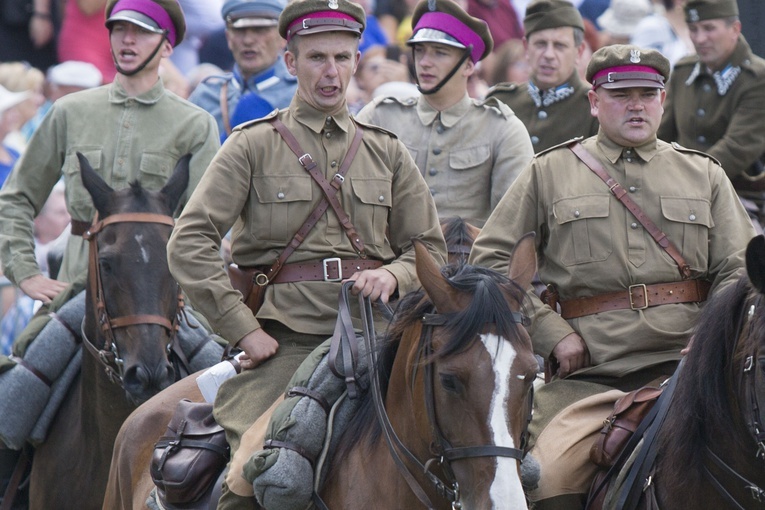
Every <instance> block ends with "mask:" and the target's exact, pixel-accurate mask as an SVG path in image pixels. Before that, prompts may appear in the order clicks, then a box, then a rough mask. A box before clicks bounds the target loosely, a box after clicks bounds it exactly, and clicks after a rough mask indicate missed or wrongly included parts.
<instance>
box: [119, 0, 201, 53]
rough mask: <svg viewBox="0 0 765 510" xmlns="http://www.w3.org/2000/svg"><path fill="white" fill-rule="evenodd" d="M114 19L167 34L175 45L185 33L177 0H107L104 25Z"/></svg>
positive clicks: (184, 22)
mask: <svg viewBox="0 0 765 510" xmlns="http://www.w3.org/2000/svg"><path fill="white" fill-rule="evenodd" d="M115 21H127V22H129V23H133V24H134V25H138V26H139V27H141V28H143V29H144V30H148V31H149V32H154V33H157V34H163V35H165V36H167V40H168V41H170V44H172V45H173V46H177V45H179V44H180V43H181V41H183V36H184V35H186V18H185V17H184V16H183V10H182V9H181V6H180V5H179V4H178V0H108V2H107V3H106V27H107V28H111V25H112V23H114V22H115Z"/></svg>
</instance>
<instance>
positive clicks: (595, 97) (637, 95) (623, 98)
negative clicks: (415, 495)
mask: <svg viewBox="0 0 765 510" xmlns="http://www.w3.org/2000/svg"><path fill="white" fill-rule="evenodd" d="M588 97H589V99H590V112H591V113H592V115H593V116H595V117H597V118H598V121H599V122H600V128H601V129H602V130H603V132H604V133H605V134H606V136H608V138H610V139H611V140H612V141H614V142H616V143H618V144H619V145H622V146H624V147H638V146H640V145H643V144H644V143H646V142H649V141H651V140H654V139H656V131H657V130H658V129H659V123H660V122H661V116H662V114H663V113H664V106H663V105H664V98H665V97H666V92H665V91H664V89H652V88H645V87H632V88H626V89H604V88H603V87H599V88H598V89H597V90H595V91H593V90H591V91H590V92H588Z"/></svg>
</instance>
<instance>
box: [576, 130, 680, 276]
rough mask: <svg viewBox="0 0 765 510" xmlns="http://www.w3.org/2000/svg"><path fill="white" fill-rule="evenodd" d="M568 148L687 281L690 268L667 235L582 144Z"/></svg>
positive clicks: (577, 143)
mask: <svg viewBox="0 0 765 510" xmlns="http://www.w3.org/2000/svg"><path fill="white" fill-rule="evenodd" d="M568 148H569V149H570V150H571V152H573V153H574V155H576V157H577V158H579V160H580V161H581V162H582V163H584V165H585V166H586V167H587V168H589V169H590V170H592V172H593V173H594V174H595V175H597V176H598V177H600V179H601V180H602V181H603V182H605V183H606V186H608V191H610V192H611V194H613V195H614V196H615V197H616V199H617V200H619V202H621V203H622V204H623V205H624V207H626V208H627V209H628V210H629V212H631V213H632V215H633V216H634V217H635V219H637V220H638V221H639V222H640V224H641V225H643V227H644V228H645V229H646V232H648V233H649V234H651V237H653V239H654V241H656V243H657V244H658V245H659V246H661V248H662V249H663V250H664V251H665V252H667V254H668V255H669V256H670V257H672V260H674V261H675V263H676V264H677V267H678V268H679V269H680V275H681V276H682V277H683V280H687V279H689V278H690V277H691V266H689V265H688V263H687V262H686V261H685V259H684V258H683V256H682V254H681V253H680V250H678V249H677V247H676V246H675V244H674V243H673V242H672V241H671V240H670V239H669V237H667V234H665V233H664V232H662V230H661V229H660V228H659V227H657V226H656V224H655V223H654V222H653V221H651V218H649V217H648V216H646V214H645V212H643V210H642V209H641V208H640V206H639V205H637V204H636V203H635V202H634V201H633V200H632V199H631V198H630V196H629V195H628V194H627V191H626V190H625V189H624V188H623V187H622V186H621V184H619V183H618V182H617V181H616V179H614V178H613V177H611V176H610V175H609V173H608V172H607V171H606V169H605V168H603V165H601V164H600V161H598V160H597V159H596V158H595V156H593V155H592V154H591V153H590V152H588V151H587V149H585V148H584V147H583V146H582V144H580V143H579V142H574V143H571V144H569V146H568Z"/></svg>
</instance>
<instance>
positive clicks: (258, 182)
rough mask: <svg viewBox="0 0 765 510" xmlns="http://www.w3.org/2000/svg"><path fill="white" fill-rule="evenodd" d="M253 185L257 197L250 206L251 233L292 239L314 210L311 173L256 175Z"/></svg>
mask: <svg viewBox="0 0 765 510" xmlns="http://www.w3.org/2000/svg"><path fill="white" fill-rule="evenodd" d="M252 187H253V190H254V196H255V200H251V201H250V206H249V213H248V214H249V215H250V218H249V221H248V222H247V223H248V224H249V225H250V233H251V234H252V235H253V236H254V238H255V239H262V240H269V241H280V242H287V241H289V240H290V239H292V236H294V235H295V232H297V230H298V229H299V228H300V226H301V225H302V224H303V222H304V221H305V220H306V218H308V215H309V214H311V202H312V200H313V190H312V188H311V177H310V176H308V175H288V176H254V177H253V178H252ZM329 214H332V213H331V212H330V213H329Z"/></svg>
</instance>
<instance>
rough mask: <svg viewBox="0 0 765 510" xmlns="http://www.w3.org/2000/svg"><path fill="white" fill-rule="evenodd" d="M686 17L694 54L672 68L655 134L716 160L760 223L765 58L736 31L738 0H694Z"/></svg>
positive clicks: (687, 7)
mask: <svg viewBox="0 0 765 510" xmlns="http://www.w3.org/2000/svg"><path fill="white" fill-rule="evenodd" d="M685 16H686V22H687V23H688V27H689V28H690V33H691V40H692V41H693V45H694V46H695V48H696V53H697V55H694V56H691V57H686V58H683V59H681V60H679V61H678V62H677V64H676V65H675V68H674V71H673V72H672V78H671V80H670V81H669V84H668V86H667V104H666V115H665V116H664V119H663V120H662V123H661V127H660V128H659V137H660V138H661V139H662V140H666V141H677V142H678V143H680V144H682V145H684V146H685V147H689V148H692V149H697V150H701V151H704V152H707V153H709V154H710V155H711V156H713V157H715V158H716V159H717V160H718V161H719V162H720V164H721V165H722V167H723V168H724V169H725V173H726V174H728V177H730V178H731V180H732V181H733V184H734V186H735V187H736V189H737V190H738V191H739V193H740V194H741V196H742V197H746V198H749V199H752V200H754V203H751V202H749V203H747V209H748V210H751V212H752V213H753V216H754V217H755V218H756V219H758V220H759V223H762V220H763V212H762V204H763V201H764V200H763V199H764V196H763V192H765V168H764V167H763V162H765V60H763V59H762V58H760V57H758V56H756V55H755V54H753V53H752V50H751V48H749V45H748V44H747V42H746V40H745V39H744V37H743V36H742V35H741V21H739V19H738V6H737V4H736V2H735V0H692V1H689V2H688V3H687V4H686V5H685ZM758 209H759V210H758Z"/></svg>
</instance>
